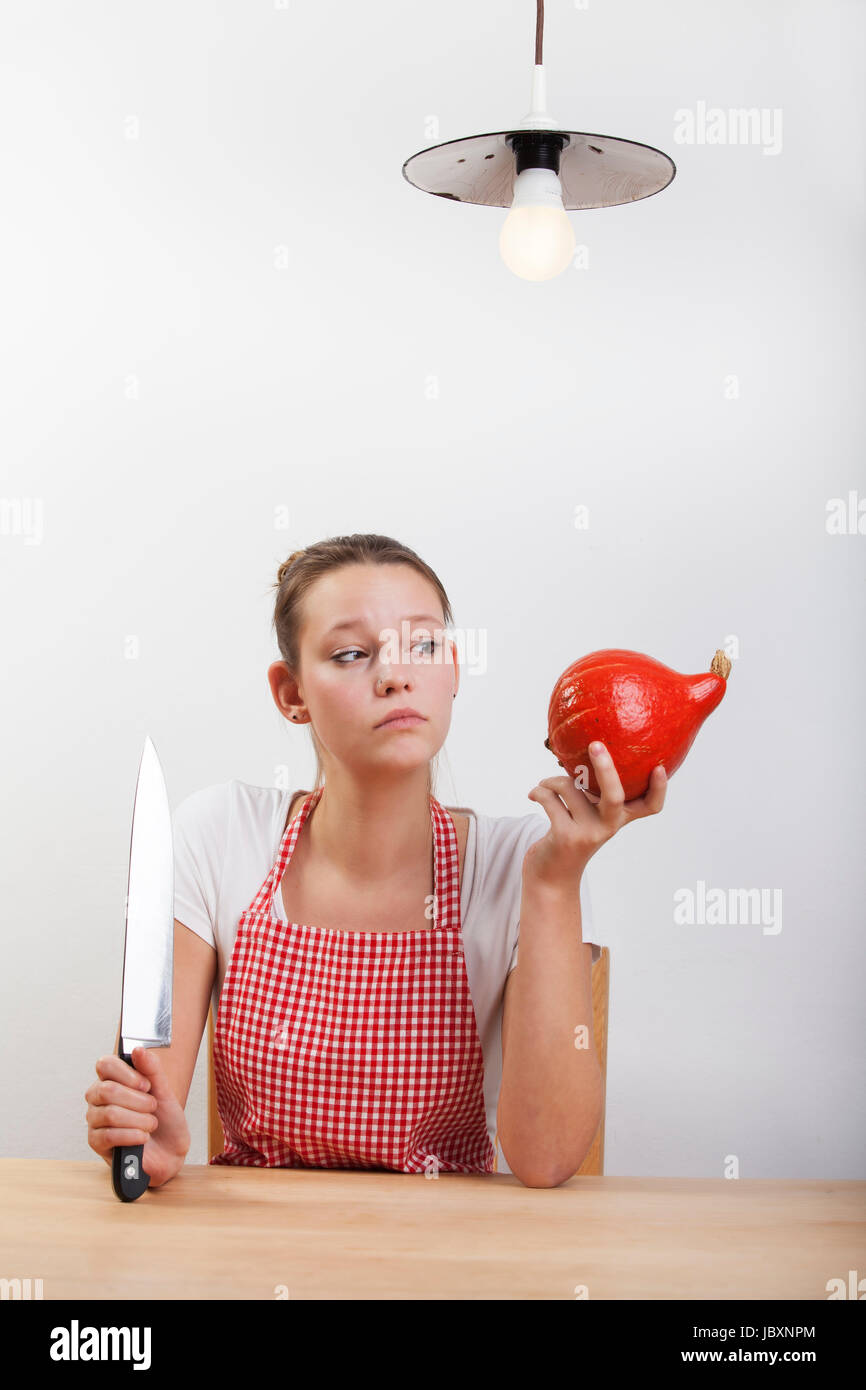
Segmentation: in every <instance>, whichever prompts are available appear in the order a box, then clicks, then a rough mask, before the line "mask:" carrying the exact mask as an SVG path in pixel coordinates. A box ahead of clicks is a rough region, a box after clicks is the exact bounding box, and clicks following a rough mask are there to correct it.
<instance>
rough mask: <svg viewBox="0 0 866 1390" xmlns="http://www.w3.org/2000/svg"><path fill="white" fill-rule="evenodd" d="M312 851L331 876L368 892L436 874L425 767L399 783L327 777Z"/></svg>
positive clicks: (312, 822) (312, 828)
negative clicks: (426, 872)
mask: <svg viewBox="0 0 866 1390" xmlns="http://www.w3.org/2000/svg"><path fill="white" fill-rule="evenodd" d="M307 833H308V835H309V847H310V850H311V851H312V852H313V853H315V855H316V856H317V858H319V857H320V858H321V862H322V863H324V864H327V866H328V872H329V873H331V872H332V873H334V874H335V875H337V876H339V877H341V878H345V879H346V880H348V881H350V882H351V883H353V884H355V885H358V884H362V885H364V886H365V887H368V888H376V887H382V888H384V887H385V886H386V885H387V887H388V888H389V889H390V890H392V891H393V889H394V888H395V887H397V886H398V885H399V882H400V880H401V879H405V881H406V882H407V883H413V884H414V883H416V882H417V878H418V873H419V871H420V870H421V869H422V868H423V869H429V871H430V874H431V878H432V872H433V825H432V821H431V816H430V800H429V794H428V791H427V768H426V766H425V767H422V768H419V769H417V773H415V772H413V773H412V774H410V775H406V774H403V775H402V776H401V777H399V778H398V779H394V778H389V779H385V780H383V781H375V780H373V779H371V778H370V777H366V776H365V777H364V778H363V780H360V779H357V778H355V777H353V776H352V775H351V774H350V773H347V772H346V771H345V770H343V769H337V770H336V772H329V773H328V780H327V784H326V786H325V787H324V789H323V790H322V794H321V796H320V797H319V800H318V803H317V804H316V807H315V809H314V810H313V812H312V814H311V816H310V819H309V823H308V826H307Z"/></svg>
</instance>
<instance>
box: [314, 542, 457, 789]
mask: <svg viewBox="0 0 866 1390" xmlns="http://www.w3.org/2000/svg"><path fill="white" fill-rule="evenodd" d="M339 624H345V625H343V626H338V625H339ZM444 627H445V620H444V616H443V613H442V605H441V603H440V601H439V599H438V597H437V594H436V590H435V588H434V587H433V585H432V584H431V583H430V582H429V581H428V580H427V579H425V578H424V576H423V575H422V574H419V573H418V571H417V570H416V569H413V568H412V566H411V565H402V564H388V565H372V564H357V565H346V566H343V567H342V568H341V569H338V570H335V571H334V572H333V574H328V575H325V576H323V577H322V578H321V579H319V580H317V582H316V583H315V584H314V585H313V587H312V589H311V590H309V592H308V593H307V594H306V596H305V598H304V623H303V627H302V631H301V641H300V663H301V669H300V674H299V677H298V692H299V702H300V703H301V704H302V705H303V706H304V707H305V710H306V718H308V719H309V720H310V722H311V723H312V725H313V727H314V729H315V732H316V738H317V740H318V743H319V745H320V748H321V752H322V760H323V763H324V764H325V767H326V769H327V764H328V761H329V756H330V757H333V758H335V759H336V760H337V761H338V762H341V763H345V764H347V765H349V766H351V767H353V768H355V769H362V768H367V769H369V770H370V771H373V770H374V769H376V768H380V769H385V768H390V769H393V770H400V769H402V770H408V769H410V768H414V767H419V766H422V765H424V764H426V763H429V761H430V759H431V758H432V757H434V755H435V754H436V753H437V752H438V751H439V749H440V748H441V746H442V744H443V743H444V742H445V738H446V736H447V734H448V729H449V727H450V724H451V712H452V707H453V703H454V692H455V691H456V689H457V685H458V674H459V667H458V663H457V651H456V646H455V643H454V641H453V639H452V638H450V637H449V636H448V635H447V634H446V633H445V631H444ZM403 706H410V707H411V708H412V709H415V710H417V711H418V713H419V714H420V715H421V716H423V721H424V722H423V723H419V724H412V725H409V726H406V727H402V728H400V727H394V728H389V727H387V726H385V727H382V721H383V720H385V719H387V718H388V716H389V715H390V714H391V713H392V711H394V710H395V709H398V708H401V707H403Z"/></svg>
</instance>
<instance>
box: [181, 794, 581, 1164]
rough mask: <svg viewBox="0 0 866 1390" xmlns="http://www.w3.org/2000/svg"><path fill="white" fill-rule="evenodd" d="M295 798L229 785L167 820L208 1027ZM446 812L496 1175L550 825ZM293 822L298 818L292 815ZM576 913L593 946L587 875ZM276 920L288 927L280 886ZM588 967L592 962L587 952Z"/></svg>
mask: <svg viewBox="0 0 866 1390" xmlns="http://www.w3.org/2000/svg"><path fill="white" fill-rule="evenodd" d="M299 792H300V789H298V791H281V790H280V789H279V788H277V787H257V786H253V785H251V784H249V783H247V782H240V781H238V780H237V779H236V778H233V779H232V780H231V781H228V782H218V783H215V784H214V785H213V786H210V787H203V788H202V789H201V790H200V791H196V792H193V793H192V794H191V795H190V796H188V797H186V798H185V799H184V800H183V801H181V803H180V804H179V806H178V807H177V809H176V810H175V811H174V813H173V815H172V826H173V838H174V915H175V917H176V918H177V920H178V921H179V922H182V923H183V924H184V926H186V927H188V928H189V929H190V931H194V932H195V933H196V935H197V936H200V937H201V938H202V940H203V941H207V942H208V944H209V945H211V946H214V947H215V948H216V953H217V976H216V981H215V984H214V990H213V995H212V1003H213V1009H214V1018H216V1012H217V1009H218V1008H219V995H220V990H221V989H222V983H223V980H224V978H225V973H226V969H227V967H228V963H229V961H230V959H231V954H232V949H233V947H234V942H235V934H236V932H237V926H238V922H239V920H240V917H241V914H242V913H243V912H244V911H245V909H246V908H247V907H249V905H250V903H251V902H252V899H253V898H254V896H255V895H256V893H257V892H258V891H259V889H260V888H261V886H262V884H263V883H264V881H265V878H266V877H267V875H268V873H269V872H270V870H271V868H272V867H273V864H274V861H275V859H276V857H277V851H278V850H279V846H280V840H281V839H282V837H283V834H284V831H285V828H286V817H287V816H288V813H289V807H290V805H291V804H292V802H293V800H294V798H295V797H296V796H298V795H299ZM449 809H450V810H453V811H456V812H461V813H463V814H464V815H468V817H469V831H468V836H467V840H466V852H465V857H464V862H463V874H462V879H461V884H460V922H461V929H462V933H463V947H464V957H465V961H466V975H467V978H468V981H469V992H470V994H471V996H472V1003H473V1007H474V1009H475V1018H476V1021H477V1025H478V1034H479V1037H480V1039H481V1048H482V1052H483V1056H484V1105H485V1111H486V1114H487V1129H488V1133H489V1135H490V1140H491V1143H493V1145H494V1147H495V1149H496V1171H497V1172H505V1173H508V1172H510V1171H511V1170H510V1168H509V1167H508V1164H507V1162H506V1159H505V1155H504V1154H503V1152H502V1148H501V1146H500V1145H499V1143H498V1139H497V1135H496V1107H497V1104H498V1100H499V1087H500V1084H501V1081H502V1034H501V1027H502V995H503V990H504V987H505V980H506V977H507V975H508V974H509V973H510V972H511V971H512V970H513V969H514V967H515V965H516V964H517V939H518V928H519V917H520V899H521V891H522V867H523V856H524V855H525V854H526V851H527V850H528V848H529V846H530V845H531V844H532V843H533V842H534V841H535V840H537V839H540V838H541V836H542V835H545V834H546V833H547V831H548V830H549V828H550V821H549V819H548V817H547V816H546V815H545V814H544V813H543V812H542V814H540V815H539V814H538V813H537V812H534V811H531V812H529V813H528V814H527V815H525V816H485V815H479V814H477V812H475V811H473V810H471V808H469V807H468V806H453V807H450V808H449ZM296 814H297V812H296ZM580 908H581V920H582V928H583V939H584V941H593V940H594V934H593V927H592V917H591V907H590V900H589V892H588V889H587V883H586V873H584V874H583V875H582V877H581V886H580ZM273 909H274V915H275V917H276V918H277V920H278V921H281V922H285V921H286V913H285V909H284V907H283V897H282V890H281V885H280V884H277V888H276V892H275V893H274V898H273ZM592 954H593V959H596V957H597V955H598V948H597V946H594V947H593V953H592Z"/></svg>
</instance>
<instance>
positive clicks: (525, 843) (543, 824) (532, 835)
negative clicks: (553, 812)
mask: <svg viewBox="0 0 866 1390" xmlns="http://www.w3.org/2000/svg"><path fill="white" fill-rule="evenodd" d="M526 820H527V822H528V829H527V834H526V836H525V838H524V839H523V840H522V841H521V849H520V856H519V859H520V862H519V866H518V872H517V883H516V905H515V909H514V915H515V917H517V940H515V943H514V950H513V951H512V952H511V961H510V963H509V966H508V972H507V973H508V974H509V975H510V974H511V972H512V970H513V969H514V967H515V965H516V964H517V948H518V945H519V940H520V899H521V897H522V896H523V856H524V855H525V854H526V851H527V850H528V849H529V846H530V845H532V844H534V843H535V841H536V840H540V839H541V837H542V836H543V835H546V834H547V832H548V830H549V829H550V821H549V820H548V818H547V816H545V817H544V820H543V821H542V820H541V819H540V818H539V817H538V816H535V815H531V816H527V817H526ZM536 821H537V822H538V824H533V822H536ZM580 922H581V934H582V936H583V939H584V941H586V942H589V941H593V942H594V941H595V940H596V937H595V935H594V930H593V921H592V902H591V900H590V896H589V885H588V883H587V878H586V870H585V869H584V871H583V873H582V874H581V876H580Z"/></svg>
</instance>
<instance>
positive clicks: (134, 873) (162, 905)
mask: <svg viewBox="0 0 866 1390" xmlns="http://www.w3.org/2000/svg"><path fill="white" fill-rule="evenodd" d="M173 965H174V847H173V844H172V827H171V810H170V807H169V803H168V793H167V792H166V787H165V778H164V777H163V773H162V766H161V765H160V761H159V758H158V757H157V752H156V749H155V747H154V745H153V742H152V741H151V739H150V738H149V737H145V740H144V751H143V752H142V755H141V762H140V763H139V768H138V780H137V782H136V787H135V803H134V806H133V812H132V834H131V837H130V847H129V879H128V883H127V894H126V931H125V936H124V946H123V997H122V1003H121V1011H120V1034H119V1038H118V1047H117V1053H118V1056H119V1057H122V1058H123V1060H124V1062H126V1063H128V1065H129V1066H133V1061H132V1055H131V1054H132V1050H133V1048H134V1047H138V1046H141V1047H167V1046H168V1045H169V1044H170V1043H171V1000H172V970H173ZM143 1150H144V1145H143V1144H118V1145H116V1147H115V1149H114V1152H113V1154H112V1163H111V1180H112V1185H113V1187H114V1191H115V1194H116V1195H117V1196H118V1197H119V1198H120V1200H121V1201H122V1202H134V1201H135V1199H136V1197H140V1196H141V1194H142V1192H144V1190H145V1188H146V1187H147V1185H148V1183H149V1182H150V1177H149V1175H148V1174H147V1173H146V1172H145V1171H144V1168H143V1166H142V1154H143Z"/></svg>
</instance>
